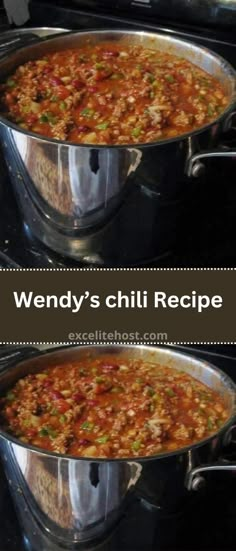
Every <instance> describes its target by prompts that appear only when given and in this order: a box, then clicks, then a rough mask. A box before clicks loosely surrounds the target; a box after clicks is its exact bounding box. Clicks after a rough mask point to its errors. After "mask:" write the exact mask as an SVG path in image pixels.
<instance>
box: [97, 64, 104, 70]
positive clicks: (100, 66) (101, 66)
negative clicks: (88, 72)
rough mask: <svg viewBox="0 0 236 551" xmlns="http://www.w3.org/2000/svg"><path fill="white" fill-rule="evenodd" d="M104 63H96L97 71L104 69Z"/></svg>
mask: <svg viewBox="0 0 236 551" xmlns="http://www.w3.org/2000/svg"><path fill="white" fill-rule="evenodd" d="M104 68H105V67H104V63H95V69H104Z"/></svg>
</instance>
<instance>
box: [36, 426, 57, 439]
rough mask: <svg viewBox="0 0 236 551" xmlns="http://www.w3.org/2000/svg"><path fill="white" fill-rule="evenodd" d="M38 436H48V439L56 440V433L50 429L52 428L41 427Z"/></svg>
mask: <svg viewBox="0 0 236 551" xmlns="http://www.w3.org/2000/svg"><path fill="white" fill-rule="evenodd" d="M39 436H50V438H56V436H57V431H55V430H54V429H52V427H42V428H41V429H40V431H39Z"/></svg>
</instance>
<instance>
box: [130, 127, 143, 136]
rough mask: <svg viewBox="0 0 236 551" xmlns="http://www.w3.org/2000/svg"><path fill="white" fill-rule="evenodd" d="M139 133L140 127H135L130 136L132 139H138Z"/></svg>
mask: <svg viewBox="0 0 236 551" xmlns="http://www.w3.org/2000/svg"><path fill="white" fill-rule="evenodd" d="M140 132H141V128H140V126H137V127H136V128H133V130H132V132H131V134H132V136H134V138H138V136H139V134H140Z"/></svg>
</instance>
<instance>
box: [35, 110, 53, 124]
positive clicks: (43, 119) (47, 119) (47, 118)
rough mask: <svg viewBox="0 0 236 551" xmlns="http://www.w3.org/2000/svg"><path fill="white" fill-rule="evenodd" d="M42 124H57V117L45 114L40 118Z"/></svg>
mask: <svg viewBox="0 0 236 551" xmlns="http://www.w3.org/2000/svg"><path fill="white" fill-rule="evenodd" d="M39 120H40V122H49V123H50V124H56V122H57V117H55V116H54V115H53V114H52V113H49V112H48V113H43V114H42V115H41V117H40V119H39Z"/></svg>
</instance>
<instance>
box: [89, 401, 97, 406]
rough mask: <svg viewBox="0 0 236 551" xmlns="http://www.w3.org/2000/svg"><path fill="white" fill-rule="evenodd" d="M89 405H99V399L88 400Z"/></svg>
mask: <svg viewBox="0 0 236 551" xmlns="http://www.w3.org/2000/svg"><path fill="white" fill-rule="evenodd" d="M87 404H88V406H97V405H98V400H87Z"/></svg>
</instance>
